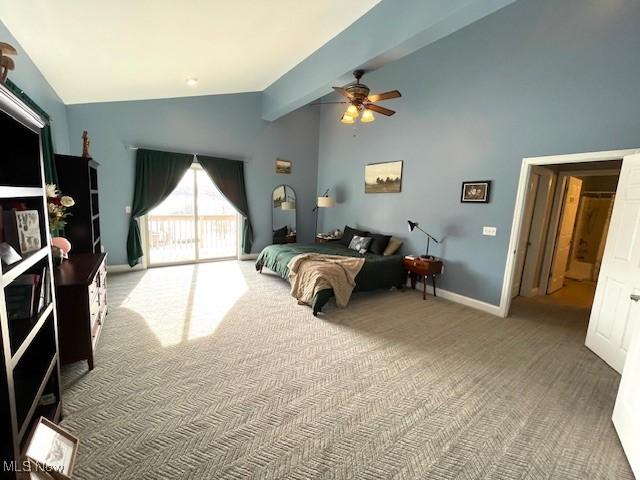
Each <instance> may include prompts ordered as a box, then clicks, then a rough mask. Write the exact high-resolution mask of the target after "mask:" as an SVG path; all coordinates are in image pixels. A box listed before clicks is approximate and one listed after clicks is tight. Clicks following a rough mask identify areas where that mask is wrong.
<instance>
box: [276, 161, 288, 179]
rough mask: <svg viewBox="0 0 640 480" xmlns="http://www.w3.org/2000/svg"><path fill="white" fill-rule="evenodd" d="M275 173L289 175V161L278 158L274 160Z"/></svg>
mask: <svg viewBox="0 0 640 480" xmlns="http://www.w3.org/2000/svg"><path fill="white" fill-rule="evenodd" d="M276 173H285V174H287V175H290V174H291V161H290V160H282V159H280V158H278V159H276Z"/></svg>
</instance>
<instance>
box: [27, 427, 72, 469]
mask: <svg viewBox="0 0 640 480" xmlns="http://www.w3.org/2000/svg"><path fill="white" fill-rule="evenodd" d="M79 444H80V440H79V439H78V438H77V437H74V436H73V435H71V434H70V433H69V432H67V431H66V430H64V429H62V428H61V427H59V426H58V425H56V424H55V423H53V422H50V421H49V420H47V419H46V418H44V417H40V420H38V422H37V423H36V426H35V427H34V430H33V433H32V435H31V439H30V440H29V443H28V444H27V451H26V452H25V457H26V458H27V460H28V461H29V462H31V463H32V464H33V467H32V468H34V470H37V471H38V472H46V473H47V474H48V475H46V476H43V478H56V479H63V480H67V479H70V478H71V476H72V475H73V469H74V467H75V462H76V454H77V452H78V445H79ZM38 478H40V477H38Z"/></svg>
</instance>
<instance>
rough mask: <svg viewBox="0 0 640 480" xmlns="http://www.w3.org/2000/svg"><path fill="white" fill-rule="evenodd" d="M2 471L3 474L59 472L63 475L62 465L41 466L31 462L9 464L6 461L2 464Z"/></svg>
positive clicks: (12, 462)
mask: <svg viewBox="0 0 640 480" xmlns="http://www.w3.org/2000/svg"><path fill="white" fill-rule="evenodd" d="M2 471H3V472H25V473H30V472H58V473H62V472H63V468H62V466H61V465H55V466H54V465H39V464H36V463H32V462H30V461H29V460H23V461H22V462H17V461H15V460H13V461H10V462H7V461H6V460H5V461H3V462H2Z"/></svg>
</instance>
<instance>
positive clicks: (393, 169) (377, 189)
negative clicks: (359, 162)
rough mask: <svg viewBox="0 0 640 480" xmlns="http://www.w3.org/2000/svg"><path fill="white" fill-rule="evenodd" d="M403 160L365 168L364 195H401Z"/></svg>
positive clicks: (371, 164) (370, 165) (372, 164)
mask: <svg viewBox="0 0 640 480" xmlns="http://www.w3.org/2000/svg"><path fill="white" fill-rule="evenodd" d="M401 191H402V160H399V161H397V162H384V163H370V164H368V165H367V166H365V167H364V193H400V192H401Z"/></svg>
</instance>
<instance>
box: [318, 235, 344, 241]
mask: <svg viewBox="0 0 640 480" xmlns="http://www.w3.org/2000/svg"><path fill="white" fill-rule="evenodd" d="M341 239H342V237H334V238H327V237H321V236H319V235H316V243H329V242H339V241H340V240H341Z"/></svg>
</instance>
